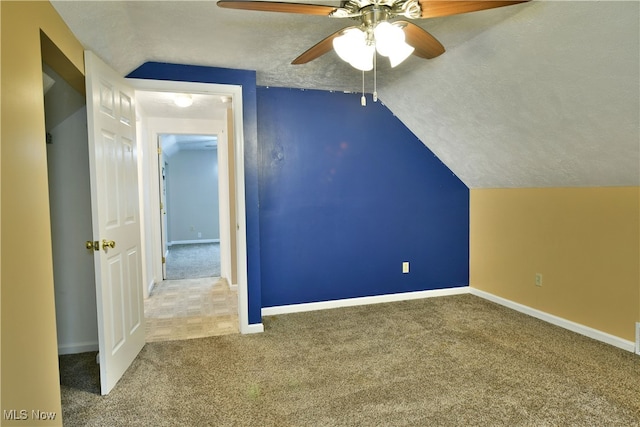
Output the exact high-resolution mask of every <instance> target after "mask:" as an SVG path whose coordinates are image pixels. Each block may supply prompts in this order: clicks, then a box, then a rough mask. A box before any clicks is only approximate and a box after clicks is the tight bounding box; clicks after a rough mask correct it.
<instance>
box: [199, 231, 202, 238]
mask: <svg viewBox="0 0 640 427" xmlns="http://www.w3.org/2000/svg"><path fill="white" fill-rule="evenodd" d="M201 237H202V233H200V232H199V231H198V239H200V238H201Z"/></svg>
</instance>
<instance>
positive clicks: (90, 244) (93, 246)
mask: <svg viewBox="0 0 640 427" xmlns="http://www.w3.org/2000/svg"><path fill="white" fill-rule="evenodd" d="M84 247H85V248H87V249H88V250H90V251H97V250H100V242H98V241H97V240H96V241H95V242H94V241H93V240H87V241H86V242H85V244H84Z"/></svg>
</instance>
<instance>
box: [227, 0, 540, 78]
mask: <svg viewBox="0 0 640 427" xmlns="http://www.w3.org/2000/svg"><path fill="white" fill-rule="evenodd" d="M526 1H529V0H515V1H493V0H475V1H473V0H471V1H467V0H346V1H341V2H340V6H339V7H334V6H325V5H319V4H303V3H288V2H273V1H248V0H220V1H218V3H217V4H218V6H220V7H223V8H228V9H241V10H255V11H262V12H285V13H300V14H305V15H318V16H328V17H331V18H350V19H353V20H356V21H359V24H358V25H355V26H351V27H347V28H343V29H341V30H339V31H337V32H335V33H333V34H331V35H330V36H328V37H326V38H325V39H324V40H322V41H320V42H319V43H317V44H316V45H314V46H313V47H311V48H310V49H308V50H307V51H305V52H304V53H302V54H301V55H300V56H298V57H297V58H296V59H294V60H293V62H292V64H294V65H298V64H306V63H307V62H310V61H313V60H314V59H316V58H318V57H320V56H322V55H324V54H325V53H327V52H329V51H330V50H331V49H332V48H334V49H335V50H336V53H338V55H339V56H340V57H341V58H342V59H343V60H345V61H346V62H348V63H350V64H351V65H352V66H353V67H355V68H357V69H359V70H362V71H369V70H371V69H373V68H374V66H375V57H376V55H375V52H376V51H377V52H378V53H379V54H380V55H382V56H386V57H388V58H389V60H390V62H391V66H392V67H395V66H396V65H398V64H399V63H400V62H402V61H404V59H406V58H407V57H409V56H410V55H411V54H413V55H415V56H417V57H420V58H424V59H432V58H435V57H437V56H439V55H442V54H443V53H444V51H445V49H444V46H442V44H441V43H440V42H439V41H438V40H436V38H435V37H433V36H432V35H431V34H429V33H428V32H427V31H425V30H424V29H422V28H420V27H419V26H417V25H415V24H413V23H411V22H409V21H402V20H401V21H395V22H392V21H391V20H392V19H394V18H397V17H404V18H407V19H420V18H434V17H442V16H449V15H456V14H460V13H467V12H475V11H480V10H485V9H493V8H497V7H503V6H509V5H513V4H518V3H524V2H526Z"/></svg>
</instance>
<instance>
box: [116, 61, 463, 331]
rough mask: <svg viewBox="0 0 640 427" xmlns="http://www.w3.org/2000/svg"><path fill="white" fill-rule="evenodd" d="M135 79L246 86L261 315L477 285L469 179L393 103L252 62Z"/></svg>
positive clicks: (252, 297)
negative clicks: (282, 83) (282, 81)
mask: <svg viewBox="0 0 640 427" xmlns="http://www.w3.org/2000/svg"><path fill="white" fill-rule="evenodd" d="M127 77H130V78H140V79H153V80H171V81H185V82H201V83H216V84H231V85H240V86H242V94H243V106H244V111H243V119H244V137H245V153H244V155H245V191H246V194H245V200H246V210H247V212H246V217H247V266H248V299H249V307H248V308H249V323H250V324H256V323H260V322H261V321H262V319H261V308H262V307H272V306H279V305H287V304H297V303H308V302H316V301H328V300H335V299H344V298H353V297H362V296H371V295H385V294H394V293H400V292H411V291H421V290H430V289H443V288H451V287H457V286H466V285H468V282H469V189H468V188H467V187H466V186H465V185H464V184H463V183H462V182H461V181H460V180H459V179H458V178H457V177H456V176H455V175H454V174H453V173H452V172H451V171H450V170H449V169H448V168H447V167H446V166H445V165H444V164H442V162H440V160H438V158H437V157H435V156H434V154H433V153H432V152H431V151H430V150H429V149H428V148H426V147H425V145H424V144H422V142H420V140H418V139H417V138H416V137H415V135H413V134H412V133H411V132H410V131H409V130H408V129H407V128H406V127H405V126H404V125H403V124H402V123H401V122H400V121H399V120H398V119H397V118H396V117H395V116H394V115H393V114H392V113H391V112H390V111H389V110H388V109H387V108H386V107H385V106H384V105H383V104H382V103H380V102H378V103H373V102H369V104H368V105H367V107H365V108H363V107H361V106H360V95H356V94H345V93H336V92H325V91H316V90H300V89H283V88H263V87H256V74H255V72H254V71H245V70H231V69H223V68H215V67H203V66H190V65H179V64H166V63H157V62H148V63H145V64H143V65H141V66H140V67H139V68H137V69H136V70H134V71H133V72H131V73H130V74H129V75H128V76H127ZM404 261H409V262H410V265H411V269H410V273H409V274H402V270H401V266H402V262H404Z"/></svg>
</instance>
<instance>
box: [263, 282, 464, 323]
mask: <svg viewBox="0 0 640 427" xmlns="http://www.w3.org/2000/svg"><path fill="white" fill-rule="evenodd" d="M467 293H469V287H468V286H462V287H458V288H448V289H434V290H429V291H416V292H403V293H398V294H389V295H376V296H370V297H359V298H347V299H340V300H333V301H321V302H311V303H304V304H291V305H280V306H277V307H264V308H263V309H262V315H263V316H273V315H276V314H288V313H301V312H304V311H314V310H327V309H331V308H339V307H354V306H358V305H368V304H380V303H385V302H396V301H407V300H413V299H422V298H433V297H442V296H448V295H460V294H467Z"/></svg>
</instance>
